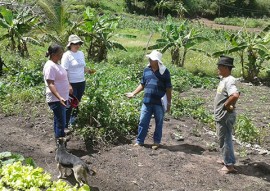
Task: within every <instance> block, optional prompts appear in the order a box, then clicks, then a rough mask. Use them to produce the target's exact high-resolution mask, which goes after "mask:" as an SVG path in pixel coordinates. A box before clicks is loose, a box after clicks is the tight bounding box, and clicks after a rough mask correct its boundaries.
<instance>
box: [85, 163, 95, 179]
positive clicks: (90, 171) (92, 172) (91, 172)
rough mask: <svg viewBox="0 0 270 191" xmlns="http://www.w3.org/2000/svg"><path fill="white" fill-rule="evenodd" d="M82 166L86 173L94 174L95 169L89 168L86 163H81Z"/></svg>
mask: <svg viewBox="0 0 270 191" xmlns="http://www.w3.org/2000/svg"><path fill="white" fill-rule="evenodd" d="M83 167H84V168H85V170H86V172H87V174H89V175H91V176H94V175H95V174H96V171H95V170H93V169H89V168H88V166H87V164H86V163H83Z"/></svg>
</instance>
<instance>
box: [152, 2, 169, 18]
mask: <svg viewBox="0 0 270 191" xmlns="http://www.w3.org/2000/svg"><path fill="white" fill-rule="evenodd" d="M169 5H170V3H169V2H168V1H166V0H159V1H156V5H155V7H154V9H157V11H158V17H159V18H163V16H164V9H166V8H168V7H169Z"/></svg>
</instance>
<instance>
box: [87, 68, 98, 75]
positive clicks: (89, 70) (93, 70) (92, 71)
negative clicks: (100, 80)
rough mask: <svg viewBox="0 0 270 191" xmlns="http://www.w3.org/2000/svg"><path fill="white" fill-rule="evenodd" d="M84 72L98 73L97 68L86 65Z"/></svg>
mask: <svg viewBox="0 0 270 191" xmlns="http://www.w3.org/2000/svg"><path fill="white" fill-rule="evenodd" d="M84 73H87V74H94V73H96V70H95V69H90V68H87V67H84Z"/></svg>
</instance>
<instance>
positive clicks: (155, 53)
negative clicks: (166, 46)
mask: <svg viewBox="0 0 270 191" xmlns="http://www.w3.org/2000/svg"><path fill="white" fill-rule="evenodd" d="M146 57H147V58H150V59H151V60H157V61H158V62H159V63H160V64H163V63H162V61H161V58H162V54H161V53H160V52H159V51H157V50H153V51H152V52H151V53H150V54H147V55H146Z"/></svg>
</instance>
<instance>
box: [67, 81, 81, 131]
mask: <svg viewBox="0 0 270 191" xmlns="http://www.w3.org/2000/svg"><path fill="white" fill-rule="evenodd" d="M70 85H71V86H72V89H73V95H74V96H75V97H76V98H77V99H78V100H79V102H80V101H81V99H82V96H83V94H84V90H85V81H83V82H78V83H70ZM72 110H73V112H72ZM77 115H78V108H76V109H72V108H71V107H69V108H67V111H66V116H67V119H66V128H68V125H69V124H70V122H73V120H74V118H76V117H77ZM71 118H72V119H73V120H71Z"/></svg>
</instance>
